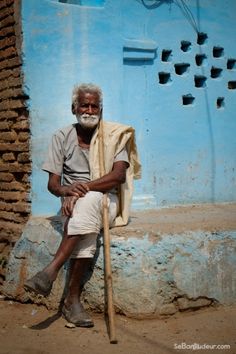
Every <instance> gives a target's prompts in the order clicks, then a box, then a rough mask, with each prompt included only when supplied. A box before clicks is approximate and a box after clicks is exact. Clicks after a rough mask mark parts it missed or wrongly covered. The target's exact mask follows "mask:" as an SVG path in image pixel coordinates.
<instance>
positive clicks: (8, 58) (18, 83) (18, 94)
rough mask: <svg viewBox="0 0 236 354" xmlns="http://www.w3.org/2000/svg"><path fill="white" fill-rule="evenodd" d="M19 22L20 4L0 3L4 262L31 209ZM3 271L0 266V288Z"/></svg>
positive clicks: (0, 195) (10, 0) (0, 219)
mask: <svg viewBox="0 0 236 354" xmlns="http://www.w3.org/2000/svg"><path fill="white" fill-rule="evenodd" d="M20 21H21V19H20V2H19V1H18V0H0V140H1V141H2V142H1V143H0V151H1V154H2V155H1V160H0V171H2V172H0V181H1V190H0V198H1V200H0V242H1V241H2V242H4V245H7V246H6V247H5V246H4V247H2V248H1V250H4V256H5V255H6V259H7V257H8V254H9V253H10V249H11V248H12V245H13V243H14V242H15V241H16V240H17V239H18V238H19V236H20V234H21V233H22V230H23V227H24V224H25V222H26V221H27V218H28V216H29V213H30V208H31V203H30V195H29V191H30V182H29V175H30V173H31V164H30V153H29V140H30V132H29V131H30V126H29V120H28V111H27V107H26V100H27V99H28V97H27V95H26V94H24V91H23V74H22V70H21V65H22V60H21V57H20V54H19V53H20V50H21V48H20V47H21V25H20ZM0 245H1V244H0ZM5 251H6V252H5ZM4 271H5V270H4V269H1V265H0V284H1V282H2V279H3V276H2V274H3V272H4Z"/></svg>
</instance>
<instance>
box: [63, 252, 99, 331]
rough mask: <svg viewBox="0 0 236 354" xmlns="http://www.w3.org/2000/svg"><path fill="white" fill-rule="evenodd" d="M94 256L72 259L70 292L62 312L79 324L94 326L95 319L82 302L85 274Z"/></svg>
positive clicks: (70, 320) (69, 319)
mask: <svg viewBox="0 0 236 354" xmlns="http://www.w3.org/2000/svg"><path fill="white" fill-rule="evenodd" d="M91 262H92V258H76V259H71V260H70V269H69V282H68V292H67V295H66V298H65V300H64V306H63V308H62V313H63V314H64V316H65V318H66V319H67V320H68V321H69V322H72V323H74V324H76V325H77V326H81V327H93V325H94V324H93V321H92V319H91V317H90V316H89V314H88V313H87V312H86V311H85V310H84V308H83V305H82V304H81V302H80V295H81V292H82V289H83V285H84V284H83V279H84V275H85V274H86V273H87V272H88V270H89V267H90V265H91Z"/></svg>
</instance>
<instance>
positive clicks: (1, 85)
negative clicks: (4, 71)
mask: <svg viewBox="0 0 236 354" xmlns="http://www.w3.org/2000/svg"><path fill="white" fill-rule="evenodd" d="M21 85H22V78H21V77H14V76H11V77H8V78H7V79H5V80H1V81H0V90H4V89H9V88H12V87H17V86H20V87H21ZM21 91H22V92H23V90H22V89H21ZM3 94H4V92H1V99H3V98H5V97H4V96H3Z"/></svg>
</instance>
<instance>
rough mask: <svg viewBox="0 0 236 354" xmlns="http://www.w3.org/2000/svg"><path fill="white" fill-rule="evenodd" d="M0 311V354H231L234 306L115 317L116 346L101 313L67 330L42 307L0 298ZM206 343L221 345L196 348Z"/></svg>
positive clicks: (235, 336) (235, 348)
mask: <svg viewBox="0 0 236 354" xmlns="http://www.w3.org/2000/svg"><path fill="white" fill-rule="evenodd" d="M0 312H1V315H0V353H1V354H49V353H50V354H56V353H57V354H58V353H63V354H64V353H65V354H67V353H70V354H78V353H79V354H83V353H86V354H118V353H126V354H141V353H142V354H143V353H145V354H154V353H155V354H171V353H181V352H182V353H191V352H195V353H212V354H214V353H218V354H220V353H230V354H236V307H217V308H206V309H204V310H203V309H202V310H198V311H195V312H188V313H180V314H177V315H174V316H172V317H169V318H165V319H164V318H163V319H149V320H134V319H129V318H127V317H124V316H116V334H117V339H118V344H110V343H109V337H108V335H107V329H106V324H105V321H104V318H103V315H99V314H95V315H93V317H94V321H95V327H93V328H89V329H85V328H73V329H69V328H66V327H65V324H66V321H65V320H64V319H63V318H61V317H59V316H58V315H57V314H56V312H49V311H48V310H47V309H46V308H45V307H43V306H37V305H33V304H20V303H17V302H13V301H9V300H3V299H1V301H0ZM189 345H195V349H191V347H189ZM207 345H208V346H212V345H215V346H216V345H219V346H221V347H220V348H219V349H210V348H212V347H208V349H202V348H203V347H200V346H205V347H206V346H207ZM222 345H227V346H228V347H229V346H230V349H227V348H226V347H225V348H223V347H222Z"/></svg>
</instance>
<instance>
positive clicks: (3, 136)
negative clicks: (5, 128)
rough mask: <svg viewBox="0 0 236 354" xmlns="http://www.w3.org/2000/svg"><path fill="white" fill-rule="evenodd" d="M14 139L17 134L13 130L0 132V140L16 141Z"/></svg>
mask: <svg viewBox="0 0 236 354" xmlns="http://www.w3.org/2000/svg"><path fill="white" fill-rule="evenodd" d="M16 139H17V134H16V132H14V131H11V132H1V133H0V140H2V141H16Z"/></svg>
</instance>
